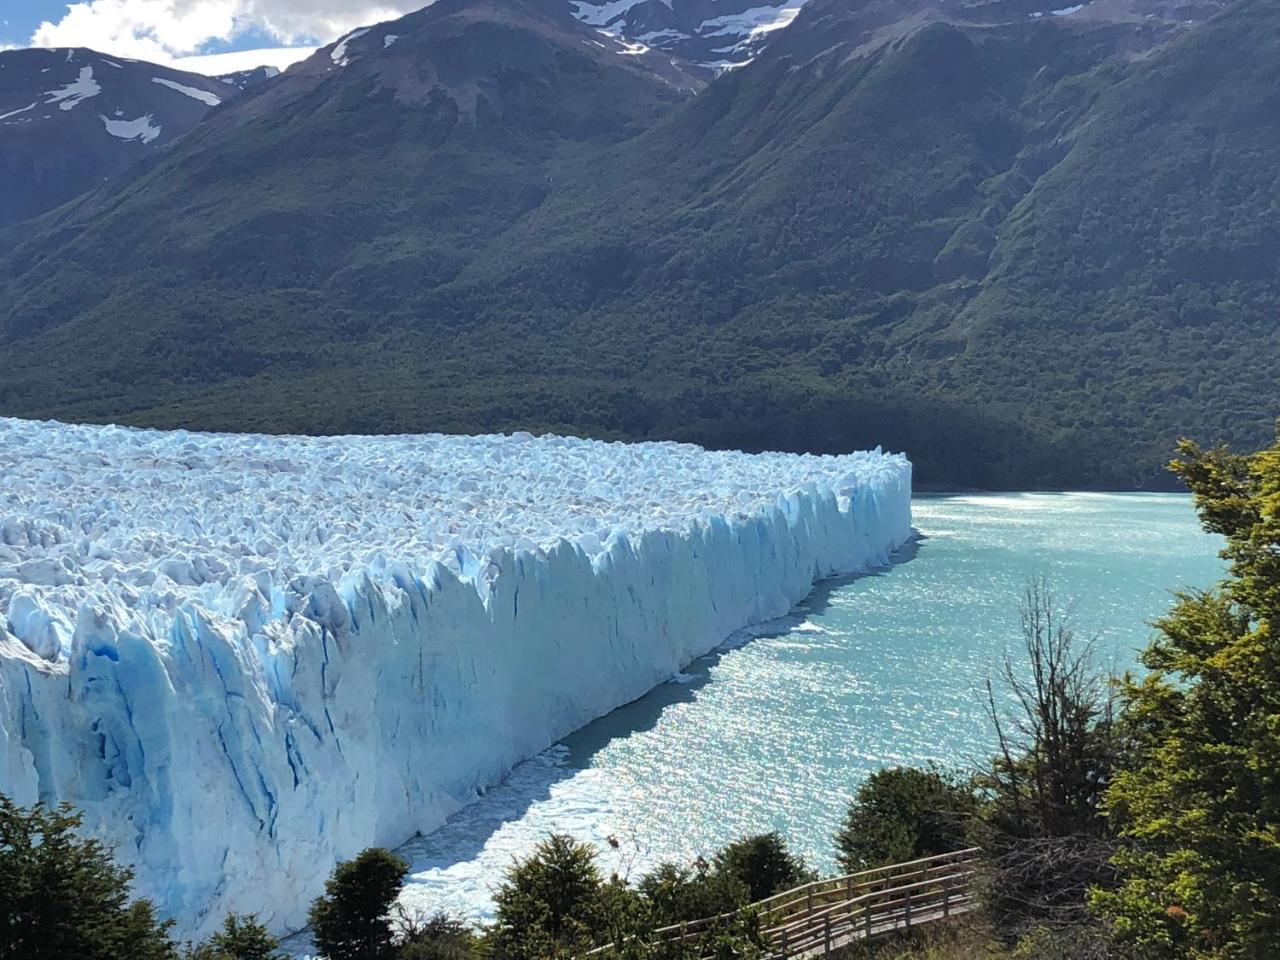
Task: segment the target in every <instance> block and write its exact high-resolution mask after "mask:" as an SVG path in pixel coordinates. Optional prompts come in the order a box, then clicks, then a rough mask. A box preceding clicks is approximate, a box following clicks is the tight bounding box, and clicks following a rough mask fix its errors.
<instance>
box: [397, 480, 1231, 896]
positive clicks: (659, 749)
mask: <svg viewBox="0 0 1280 960" xmlns="http://www.w3.org/2000/svg"><path fill="white" fill-rule="evenodd" d="M914 511H915V524H916V527H917V529H918V530H919V531H920V533H921V534H922V538H923V539H922V540H921V541H920V542H919V544H918V545H917V546H916V547H915V548H914V549H908V550H906V551H904V552H903V555H902V556H901V557H900V558H899V562H898V563H897V564H896V565H894V566H893V567H891V568H889V569H887V570H884V571H879V572H877V573H874V574H871V575H867V576H863V577H859V578H856V579H851V580H846V581H841V582H834V583H830V584H826V585H823V586H822V587H821V588H819V589H818V590H816V591H815V593H814V594H813V595H812V596H811V597H810V598H809V599H808V600H806V601H805V603H804V604H802V605H801V606H800V607H799V608H798V609H797V611H796V615H795V616H794V617H791V618H788V619H787V620H786V621H783V622H781V623H779V624H776V625H774V626H772V627H771V628H770V629H768V630H767V631H766V632H764V633H763V634H762V635H759V636H755V637H754V638H752V639H749V640H743V639H742V638H739V640H738V641H737V642H736V643H735V644H732V645H731V646H730V647H729V648H727V649H722V650H721V651H720V652H718V653H716V654H713V655H712V656H710V657H706V658H703V659H702V660H699V661H697V662H695V663H694V664H692V665H690V666H689V668H688V669H687V670H686V671H685V672H684V673H683V674H682V675H680V676H678V677H677V678H676V679H675V680H674V681H673V682H671V683H667V684H664V685H662V686H661V687H659V688H658V689H656V690H654V691H653V692H652V693H650V694H649V695H648V696H646V697H644V698H643V699H641V700H639V701H637V702H635V703H633V704H630V705H628V706H626V707H623V708H622V709H620V710H617V711H615V712H613V713H611V714H610V715H608V716H607V717H603V718H601V719H600V720H598V721H596V722H595V723H593V724H591V725H590V726H588V727H586V728H585V729H583V730H581V731H578V732H577V733H575V734H574V735H572V736H570V737H569V738H567V739H566V740H565V741H564V742H563V744H561V745H559V746H557V747H556V748H553V749H552V750H551V751H548V752H547V753H546V754H543V755H542V756H541V757H537V758H535V759H534V760H531V761H529V762H528V763H525V764H522V765H521V766H520V767H519V768H517V769H516V770H515V771H514V772H513V774H512V775H511V777H510V778H508V780H507V781H505V782H504V783H503V784H500V785H498V786H497V787H494V788H493V789H492V790H490V791H488V793H487V794H486V795H485V796H484V797H482V798H480V799H479V801H478V802H477V803H475V804H473V805H472V806H470V807H468V808H466V809H465V810H463V811H462V812H461V813H460V814H459V815H458V816H456V817H455V818H454V819H453V820H451V821H450V822H449V823H448V824H447V825H446V826H445V827H444V828H443V829H441V830H439V831H437V832H436V833H433V834H431V835H430V836H428V837H425V838H422V839H420V840H417V841H415V842H413V843H411V844H409V845H407V846H406V847H405V848H404V849H403V850H402V853H403V854H404V855H405V856H406V857H407V858H408V859H409V860H410V861H411V862H412V863H413V875H412V877H411V880H410V882H409V885H408V887H407V889H406V891H405V894H404V897H403V899H404V901H405V903H406V904H407V905H409V906H410V907H413V908H418V909H421V910H425V911H433V910H437V909H444V910H448V911H450V912H453V913H457V914H462V915H465V916H469V917H472V918H476V919H486V918H488V917H489V915H490V911H491V903H490V892H491V890H492V887H493V884H494V883H495V882H496V881H497V880H498V879H499V878H500V877H501V874H502V871H503V870H504V869H505V868H506V866H507V865H509V864H510V862H511V859H512V857H513V856H518V855H523V854H525V853H527V852H528V851H529V850H530V849H531V848H532V846H533V845H534V844H535V843H536V842H537V841H538V840H539V839H540V838H541V837H543V836H545V835H546V833H547V832H548V831H551V830H560V831H563V832H567V833H571V834H573V835H574V836H576V837H578V838H580V839H583V840H591V841H594V842H596V843H598V844H600V845H601V846H602V847H604V848H605V850H606V852H605V858H604V865H605V867H606V869H614V868H617V869H620V870H623V871H624V872H625V871H629V872H630V873H631V875H633V876H634V875H636V874H637V873H639V872H643V870H644V869H645V867H647V866H649V865H651V864H652V863H653V862H654V861H656V860H657V859H661V858H666V857H675V858H680V859H691V858H692V857H694V856H697V855H699V854H709V853H711V852H713V851H714V850H715V849H716V848H718V847H719V846H721V845H723V844H724V843H726V842H728V841H730V840H732V839H734V838H736V837H739V836H742V835H744V834H749V833H758V832H761V831H765V830H774V829H777V830H781V831H782V832H783V833H784V834H785V835H786V836H787V838H788V839H789V840H790V841H791V842H792V843H794V844H795V847H796V848H797V849H798V850H800V851H801V852H803V853H804V855H805V856H806V857H807V858H808V859H809V861H810V863H812V864H813V865H815V866H817V867H819V868H821V869H823V870H829V869H831V868H833V866H834V864H833V861H832V849H831V841H830V838H831V835H832V834H833V832H834V831H835V829H836V827H837V825H838V823H839V820H840V817H841V815H842V813H843V811H844V807H845V804H846V803H847V801H848V798H849V797H850V796H851V795H852V793H853V791H854V790H855V789H856V787H857V785H858V784H859V783H860V782H861V781H862V780H863V779H864V778H865V777H866V776H867V774H868V773H870V772H872V771H874V770H876V769H878V768H880V767H883V766H885V765H889V764H898V763H910V764H919V763H924V762H927V761H935V762H938V763H940V764H943V765H944V766H950V767H957V768H963V767H965V766H966V765H967V764H969V763H970V762H971V761H972V760H973V759H974V758H977V757H980V756H983V755H984V754H985V753H986V752H987V750H988V749H989V747H990V732H989V730H988V729H987V725H986V723H985V721H984V718H983V711H982V706H981V703H980V701H979V695H978V690H979V688H980V686H981V684H982V682H983V680H984V679H985V678H986V676H987V675H988V672H989V671H991V670H992V668H993V666H994V665H995V664H996V663H997V661H998V659H999V657H1000V656H1001V653H1002V651H1003V650H1004V649H1005V647H1006V645H1009V644H1011V643H1016V642H1017V640H1018V629H1017V627H1018V611H1017V602H1018V599H1019V596H1020V594H1021V591H1022V589H1023V587H1024V585H1025V583H1026V580H1027V578H1028V577H1029V576H1032V575H1044V576H1045V577H1047V578H1048V579H1049V581H1050V583H1051V585H1052V587H1053V588H1054V589H1055V591H1056V593H1057V594H1058V597H1059V599H1060V600H1062V601H1064V602H1066V603H1068V604H1069V605H1070V607H1071V608H1072V611H1073V624H1074V626H1075V627H1076V629H1077V631H1078V632H1079V633H1081V634H1084V635H1088V636H1096V637H1097V651H1098V653H1099V655H1100V657H1101V658H1102V659H1104V660H1106V661H1107V662H1109V663H1112V664H1114V665H1115V667H1116V668H1117V669H1121V670H1123V669H1125V668H1128V667H1131V666H1133V665H1134V663H1135V654H1136V651H1137V649H1138V648H1140V647H1141V646H1142V645H1144V644H1145V642H1146V640H1147V638H1148V637H1149V635H1150V632H1151V630H1150V628H1149V626H1148V624H1149V623H1150V621H1151V620H1152V619H1154V618H1155V617H1157V616H1159V615H1160V614H1161V613H1162V612H1163V611H1164V610H1166V609H1167V608H1168V607H1169V604H1170V599H1171V593H1172V591H1173V590H1175V589H1177V588H1182V587H1208V586H1210V585H1212V584H1213V583H1214V582H1215V581H1216V580H1217V579H1218V578H1219V577H1220V575H1221V572H1222V569H1223V568H1222V561H1220V560H1218V559H1217V557H1216V554H1217V551H1218V550H1219V549H1220V544H1219V543H1218V541H1217V540H1216V539H1215V538H1213V537H1210V536H1208V535H1207V534H1205V533H1203V532H1202V531H1201V529H1200V527H1199V525H1198V523H1197V520H1196V517H1195V515H1194V513H1193V511H1192V508H1191V501H1190V498H1188V497H1185V496H1174V495H1104V494H1024V495H1004V496H957V497H926V498H920V499H918V500H917V501H916V502H915V505H914ZM610 836H613V837H616V838H618V839H619V840H620V841H621V849H620V850H619V851H618V852H613V851H612V850H609V849H608V848H607V847H606V845H605V842H606V838H608V837H610Z"/></svg>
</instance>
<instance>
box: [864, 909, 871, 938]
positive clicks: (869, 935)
mask: <svg viewBox="0 0 1280 960" xmlns="http://www.w3.org/2000/svg"><path fill="white" fill-rule="evenodd" d="M865 909H866V911H867V935H866V937H865V939H867V940H870V939H871V901H870V900H868V901H867V905H866V907H865Z"/></svg>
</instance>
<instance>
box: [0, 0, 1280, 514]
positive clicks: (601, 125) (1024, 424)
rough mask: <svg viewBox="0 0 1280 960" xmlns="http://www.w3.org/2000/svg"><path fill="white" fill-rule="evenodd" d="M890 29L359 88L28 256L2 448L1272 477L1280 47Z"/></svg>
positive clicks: (444, 58) (387, 56)
mask: <svg viewBox="0 0 1280 960" xmlns="http://www.w3.org/2000/svg"><path fill="white" fill-rule="evenodd" d="M891 6H893V5H892V4H887V3H882V2H875V3H852V2H848V0H812V2H811V3H810V4H808V5H807V6H806V7H805V9H804V10H803V12H802V13H801V15H800V16H799V17H797V19H796V21H795V23H794V24H793V25H792V26H791V27H789V28H788V29H787V30H786V31H782V32H781V33H780V34H779V39H778V40H776V41H774V42H773V43H772V44H771V45H770V46H769V48H768V49H767V50H766V51H765V52H764V53H763V54H761V55H760V56H759V57H758V58H757V59H756V60H755V61H754V62H752V63H751V64H750V65H748V66H746V67H743V68H741V69H738V70H734V71H731V72H729V73H727V74H725V75H723V76H721V77H720V78H718V79H716V80H715V81H714V82H712V83H711V84H710V85H709V86H707V87H706V89H704V90H703V91H702V92H700V93H698V94H696V95H689V94H688V92H687V91H686V90H684V89H681V88H680V87H679V86H678V85H673V84H672V82H671V81H670V78H669V77H661V76H658V75H656V74H654V73H652V72H649V71H647V69H646V68H645V67H644V65H643V64H640V63H638V62H631V61H633V60H637V61H638V60H639V59H640V58H627V57H619V56H617V55H616V54H614V53H610V52H607V51H603V50H597V49H596V48H595V47H594V46H593V45H592V44H591V43H590V42H587V41H586V40H584V32H583V31H584V30H585V28H583V27H582V26H581V25H580V24H578V23H576V22H575V21H573V19H572V18H571V17H570V16H569V15H568V14H567V13H562V12H556V10H557V9H558V8H553V6H551V5H545V4H538V3H535V2H533V0H520V2H513V3H508V4H492V3H484V2H480V0H442V2H439V3H436V4H434V5H432V6H431V7H429V8H427V9H426V10H424V11H421V12H420V13H417V14H413V15H411V16H410V17H409V18H406V19H405V20H404V21H400V22H399V23H397V24H396V25H394V29H395V31H396V33H397V34H398V35H403V37H404V39H401V40H399V41H398V42H397V43H396V44H395V45H394V46H393V47H391V48H390V49H389V50H386V51H381V50H379V51H378V52H377V55H376V56H375V55H373V54H369V55H366V56H353V58H352V62H351V63H350V65H349V66H347V67H344V68H343V69H342V70H333V69H331V68H332V63H330V62H329V60H328V55H327V54H326V53H324V52H322V53H320V54H318V55H317V58H316V59H315V60H314V61H312V62H309V63H308V64H305V65H303V67H301V68H299V69H298V70H295V71H290V72H289V73H288V74H286V75H285V76H283V77H281V78H277V79H276V80H275V81H272V82H271V83H268V84H264V85H262V86H261V87H259V88H256V89H255V90H254V91H252V92H251V93H250V94H249V95H246V96H245V97H241V98H237V100H236V101H235V102H233V103H229V104H226V105H224V106H223V107H221V108H218V109H216V110H214V111H213V113H212V115H211V116H210V117H209V119H207V120H206V121H205V122H204V123H203V124H201V125H200V127H199V128H198V129H197V130H196V131H195V132H194V133H192V134H191V135H189V136H188V137H186V138H185V139H184V140H183V141H182V142H181V143H179V144H178V145H177V146H175V147H174V148H173V149H171V150H169V151H167V152H166V153H164V154H163V155H162V156H160V157H159V158H158V159H156V160H155V161H154V162H152V163H150V164H149V165H147V166H144V167H141V168H138V169H137V170H135V171H134V173H133V175H131V176H130V177H129V178H127V179H126V181H125V182H119V183H116V184H114V185H112V186H109V187H107V188H104V189H103V190H101V191H99V192H97V193H94V194H91V195H89V196H87V197H85V198H83V199H81V200H80V201H77V202H75V203H73V204H71V205H70V206H68V207H66V208H63V209H62V210H60V211H57V212H55V213H54V214H51V215H49V216H48V217H45V218H43V219H40V220H35V221H31V222H28V223H25V224H21V225H19V226H18V227H15V228H11V229H10V230H8V231H6V232H4V233H2V234H0V349H2V350H3V352H4V354H5V356H6V360H5V376H4V377H3V378H2V379H0V414H7V415H15V416H25V417H59V418H63V419H71V420H92V421H104V420H112V421H119V422H124V423H130V424H138V425H151V426H161V427H178V426H182V427H191V428H197V429H227V430H255V431H268V432H311V433H333V432H418V431H424V430H443V431H450V432H484V431H494V430H513V429H529V430H533V431H547V430H549V431H556V432H562V433H571V434H577V435H589V436H599V437H610V438H627V439H659V438H665V439H678V440H690V441H696V442H699V443H702V444H705V445H709V446H714V447H739V448H745V449H761V448H781V449H787V450H810V451H824V452H825V451H836V450H847V449H850V448H854V447H867V446H874V445H875V444H884V445H885V446H887V447H891V448H893V449H901V450H905V451H906V452H907V453H908V454H909V455H910V456H911V457H912V459H913V461H914V462H915V464H916V466H917V474H916V475H917V480H918V481H919V482H920V483H922V484H925V485H932V486H950V487H956V486H966V487H1005V488H1010V487H1024V488H1025V487H1039V488H1047V487H1062V486H1074V487H1081V486H1085V487H1094V488H1098V487H1112V488H1126V489H1132V488H1151V487H1168V486H1170V485H1171V483H1172V481H1171V480H1170V478H1169V477H1168V475H1167V473H1166V472H1165V471H1163V469H1162V464H1163V462H1164V461H1165V460H1166V459H1167V458H1168V456H1169V454H1170V452H1171V451H1172V448H1173V444H1174V441H1175V439H1176V437H1177V436H1179V435H1183V434H1191V435H1203V436H1215V437H1220V438H1222V439H1224V440H1226V441H1229V442H1231V443H1232V444H1234V445H1235V446H1236V447H1237V448H1241V449H1248V448H1253V447H1256V446H1257V445H1259V444H1261V443H1264V442H1266V439H1267V436H1268V432H1269V429H1270V424H1271V423H1272V422H1273V420H1274V417H1275V416H1276V414H1277V409H1276V403H1277V398H1278V397H1280V382H1278V381H1277V373H1276V371H1277V370H1280V337H1277V336H1276V322H1275V317H1276V310H1277V308H1278V307H1280V281H1278V280H1277V278H1278V277H1280V236H1277V232H1276V231H1277V227H1276V224H1277V223H1280V219H1278V218H1277V216H1276V211H1275V204H1276V199H1275V198H1276V197H1277V196H1280V183H1278V182H1277V178H1278V177H1280V172H1277V171H1280V165H1278V164H1277V163H1276V162H1275V158H1276V157H1277V156H1278V155H1280V128H1278V127H1277V126H1276V123H1275V117H1276V110H1275V107H1276V104H1277V103H1278V102H1280V100H1278V99H1277V98H1280V73H1278V72H1277V71H1278V70H1280V67H1278V66H1277V64H1280V40H1277V37H1280V10H1277V8H1276V6H1275V5H1274V4H1273V3H1270V2H1266V0H1236V2H1234V3H1230V4H1226V5H1225V9H1224V10H1223V11H1222V12H1221V13H1219V14H1217V15H1216V16H1214V17H1212V18H1210V19H1208V20H1207V21H1205V22H1196V23H1195V24H1194V25H1192V26H1187V25H1186V24H1184V23H1183V21H1182V20H1180V19H1175V18H1174V17H1173V16H1172V15H1169V16H1167V17H1166V16H1157V15H1156V14H1154V13H1153V14H1151V15H1150V16H1146V15H1139V14H1137V13H1134V14H1133V15H1132V16H1129V15H1128V14H1127V13H1126V14H1125V16H1124V17H1121V18H1119V19H1117V20H1115V21H1109V20H1106V19H1105V18H1101V15H1100V14H1099V15H1096V16H1094V15H1091V18H1089V19H1080V18H1076V17H1043V18H1039V19H1036V18H1032V17H1029V16H1027V14H1026V12H1025V10H1023V8H1022V6H1018V5H1016V4H1015V5H1013V6H1011V7H1010V8H1009V11H1007V15H1006V16H1004V17H1003V18H1000V17H997V16H996V12H994V11H993V10H992V9H991V8H992V6H993V5H991V4H969V3H952V4H932V5H931V4H927V3H919V4H915V5H913V6H912V7H911V12H912V16H913V17H914V18H915V19H912V20H910V21H904V22H903V23H902V24H898V23H895V22H893V21H892V18H891V17H890V16H889V15H888V13H887V12H886V11H887V9H888V8H889V7H891ZM996 6H1000V5H996ZM1210 6H1211V7H1212V6H1213V5H1210ZM1014 7H1016V8H1017V9H1014ZM917 8H918V9H917ZM1121 8H1123V10H1126V11H1127V10H1128V7H1126V6H1123V5H1121V7H1118V8H1117V9H1121ZM1001 9H1004V8H1003V7H1001ZM1180 9H1181V8H1180ZM869 24H870V25H869ZM873 28H874V29H873ZM389 29H390V28H389ZM588 33H589V31H588ZM868 36H871V37H873V38H875V42H867V37H868ZM376 40H377V37H376V36H373V37H372V38H371V39H370V41H369V42H373V41H376ZM375 45H377V44H375ZM377 46H380V45H377Z"/></svg>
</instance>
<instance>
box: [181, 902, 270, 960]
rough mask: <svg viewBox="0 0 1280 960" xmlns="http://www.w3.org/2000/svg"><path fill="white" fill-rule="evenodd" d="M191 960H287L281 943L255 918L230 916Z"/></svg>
mask: <svg viewBox="0 0 1280 960" xmlns="http://www.w3.org/2000/svg"><path fill="white" fill-rule="evenodd" d="M189 960H287V958H286V957H285V955H284V954H283V953H281V952H280V941H279V940H277V939H276V938H275V937H273V936H271V934H270V933H268V932H267V928H266V927H264V926H263V925H262V924H260V923H259V922H258V918H257V917H254V916H247V917H241V916H238V915H236V914H234V913H233V914H231V915H230V916H229V917H227V918H226V919H225V920H223V921H222V929H221V930H219V931H218V932H217V933H215V934H214V935H213V936H212V937H210V938H209V942H208V943H206V944H204V945H203V946H201V947H199V948H198V949H196V950H194V951H192V953H191V955H190V957H189Z"/></svg>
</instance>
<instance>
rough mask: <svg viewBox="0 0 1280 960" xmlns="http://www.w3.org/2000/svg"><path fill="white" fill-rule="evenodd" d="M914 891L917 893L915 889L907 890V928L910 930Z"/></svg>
mask: <svg viewBox="0 0 1280 960" xmlns="http://www.w3.org/2000/svg"><path fill="white" fill-rule="evenodd" d="M913 893H915V891H914V890H908V891H907V929H908V930H910V929H911V895H912V894H913Z"/></svg>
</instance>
